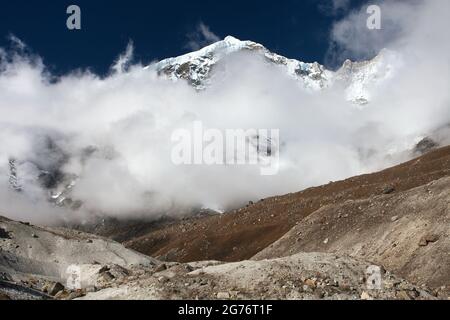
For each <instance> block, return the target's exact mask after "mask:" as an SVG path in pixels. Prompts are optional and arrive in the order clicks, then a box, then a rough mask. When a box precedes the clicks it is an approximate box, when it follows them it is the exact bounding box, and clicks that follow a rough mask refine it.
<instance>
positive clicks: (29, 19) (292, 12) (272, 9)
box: [0, 0, 367, 73]
mask: <svg viewBox="0 0 450 320" xmlns="http://www.w3.org/2000/svg"><path fill="white" fill-rule="evenodd" d="M331 2H332V0H302V1H299V0H285V1H282V0H280V1H273V0H272V1H265V0H227V1H213V0H210V1H207V0H197V1H187V0H184V1H158V2H156V1H155V2H153V1H143V0H127V1H111V0H71V1H66V0H58V1H53V0H41V1H37V0H14V1H2V3H1V5H0V46H2V47H7V46H8V40H7V38H8V35H9V34H14V35H15V36H17V37H18V38H20V39H21V40H23V41H24V42H25V43H26V44H27V45H28V46H29V47H30V48H31V50H32V52H34V53H37V54H39V55H40V56H41V57H43V58H44V62H45V63H46V65H47V66H48V67H49V68H50V70H52V71H53V72H56V73H64V72H67V71H69V70H73V69H76V68H90V69H92V70H93V71H95V72H97V73H105V72H107V70H108V68H109V66H110V65H111V64H112V62H113V61H114V59H115V58H116V57H117V56H118V54H119V53H121V52H123V51H124V49H125V47H126V45H127V43H128V42H129V40H133V42H134V45H135V55H136V58H137V60H141V61H143V62H149V61H152V60H154V59H161V58H166V57H171V56H177V55H180V54H183V53H185V52H187V51H189V50H188V49H187V48H186V47H185V45H186V43H187V41H188V38H187V35H188V34H190V33H192V32H194V31H195V30H196V26H197V25H198V24H199V23H200V22H203V23H204V24H206V25H207V26H209V27H210V29H211V31H213V32H214V33H215V34H217V35H218V36H219V37H221V38H223V37H225V36H226V35H233V36H235V37H237V38H240V39H242V40H253V41H256V42H260V43H262V44H264V45H265V46H266V47H268V48H269V49H270V50H272V51H275V52H277V53H279V54H282V55H285V56H287V57H290V58H296V59H300V60H303V61H306V62H311V61H319V62H321V63H323V62H324V57H325V54H326V51H327V48H328V43H329V41H328V36H329V31H330V28H331V26H332V24H333V21H335V20H336V19H339V17H341V16H342V15H343V14H345V12H343V11H341V12H338V13H335V14H333V13H332V10H331ZM365 2H367V1H366V0H350V7H349V8H348V9H347V10H351V9H352V8H355V7H359V6H360V5H361V4H362V3H365ZM71 4H76V5H79V6H80V7H81V10H82V30H81V31H69V30H68V29H67V28H66V19H67V17H68V15H67V14H66V8H67V7H68V6H69V5H71ZM327 8H328V9H330V10H327Z"/></svg>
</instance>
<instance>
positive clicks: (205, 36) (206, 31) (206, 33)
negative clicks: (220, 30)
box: [186, 22, 221, 50]
mask: <svg viewBox="0 0 450 320" xmlns="http://www.w3.org/2000/svg"><path fill="white" fill-rule="evenodd" d="M187 38H188V43H187V44H186V48H187V49H190V50H198V49H200V48H203V47H204V46H206V45H209V44H211V43H214V42H217V41H220V40H221V38H220V37H219V36H218V35H216V34H215V33H214V32H212V31H211V29H210V28H209V27H208V26H207V25H205V24H204V23H203V22H200V23H199V24H198V25H197V27H196V30H195V32H191V33H189V34H188V35H187Z"/></svg>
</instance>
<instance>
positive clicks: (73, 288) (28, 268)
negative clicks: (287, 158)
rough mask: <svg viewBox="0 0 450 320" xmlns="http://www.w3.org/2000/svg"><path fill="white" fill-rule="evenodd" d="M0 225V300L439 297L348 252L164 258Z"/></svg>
mask: <svg viewBox="0 0 450 320" xmlns="http://www.w3.org/2000/svg"><path fill="white" fill-rule="evenodd" d="M0 230H1V231H0V232H1V234H0V237H1V239H0V249H1V250H0V299H4V300H8V299H26V300H41V299H69V300H71V299H133V300H135V299H138V300H147V299H339V300H341V299H346V300H347V299H351V300H353V299H435V298H436V293H435V292H433V291H432V290H430V289H427V288H426V287H417V286H414V285H412V284H411V283H409V282H408V281H405V280H403V279H401V278H398V277H396V276H395V275H393V274H391V273H390V272H387V271H385V270H383V269H382V268H379V267H377V266H374V265H371V264H370V263H367V262H363V261H360V260H355V259H353V258H350V257H347V256H338V255H334V254H327V253H299V254H296V255H292V256H289V257H284V258H280V259H270V260H262V261H242V262H237V263H223V262H218V261H203V262H193V263H163V262H160V261H157V260H155V259H151V258H147V257H144V256H142V255H139V254H137V253H136V252H133V251H131V250H128V249H125V248H124V247H122V246H121V245H119V244H118V243H115V242H113V241H110V240H106V239H103V238H99V237H97V236H93V235H89V234H85V233H81V232H77V231H71V230H67V229H48V228H42V227H36V226H31V225H28V224H24V223H21V222H14V221H10V220H7V219H4V218H1V220H0ZM370 268H376V269H377V268H378V269H379V270H380V276H382V278H383V284H382V287H380V288H376V289H377V290H374V289H373V288H371V287H370V286H369V284H368V280H369V279H370V277H371V275H372V274H370V273H368V270H371V269H370ZM74 272H76V273H74ZM74 274H75V275H76V276H77V277H78V278H73V275H74ZM77 279H79V283H78V285H74V283H75V282H74V281H76V280H77Z"/></svg>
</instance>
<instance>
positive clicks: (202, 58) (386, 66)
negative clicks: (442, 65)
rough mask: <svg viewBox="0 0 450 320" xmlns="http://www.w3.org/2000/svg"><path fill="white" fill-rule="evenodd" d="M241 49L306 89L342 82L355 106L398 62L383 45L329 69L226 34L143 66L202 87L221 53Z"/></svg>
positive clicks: (367, 97)
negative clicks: (367, 56) (366, 57)
mask: <svg viewBox="0 0 450 320" xmlns="http://www.w3.org/2000/svg"><path fill="white" fill-rule="evenodd" d="M244 51H246V52H250V53H252V54H255V55H259V56H262V57H263V58H264V59H265V61H267V63H273V64H276V65H279V66H281V67H282V68H284V70H285V72H286V73H287V74H288V75H289V76H290V77H291V78H292V79H293V80H295V81H298V82H299V83H300V84H301V86H302V87H304V88H305V89H307V90H312V91H320V90H325V89H328V88H333V87H335V86H340V87H342V86H343V87H344V88H345V94H346V99H347V100H348V101H350V102H352V103H354V104H355V105H357V106H363V105H365V104H368V103H369V102H370V99H371V96H372V91H375V90H376V88H377V86H378V85H379V84H381V83H383V82H384V81H386V80H387V79H389V78H390V77H391V76H392V75H393V74H394V72H395V70H396V69H397V65H396V63H397V62H398V56H397V54H396V53H395V52H392V51H390V50H387V49H383V50H382V51H381V52H380V54H379V55H377V56H376V57H375V58H373V59H372V60H369V61H361V62H352V61H350V60H347V61H345V63H344V64H343V66H342V67H341V68H340V69H338V70H337V71H332V70H328V69H327V68H326V67H324V66H323V65H321V64H319V63H317V62H313V63H306V62H302V61H298V60H295V59H289V58H286V57H283V56H281V55H278V54H276V53H273V52H271V51H269V50H268V49H267V48H266V47H264V46H263V45H262V44H259V43H256V42H253V41H242V40H239V39H237V38H235V37H233V36H228V37H226V38H225V39H224V40H222V41H219V42H216V43H213V44H211V45H209V46H207V47H204V48H203V49H200V50H198V51H195V52H191V53H187V54H185V55H182V56H179V57H175V58H169V59H165V60H162V61H160V62H158V63H155V64H153V65H150V66H148V67H147V68H148V69H153V70H156V71H157V72H158V73H159V74H160V75H163V76H166V77H167V78H168V79H170V80H172V81H178V80H180V79H183V80H186V81H187V82H188V83H189V84H191V85H192V86H193V87H194V88H196V89H197V90H205V89H207V88H208V86H209V85H210V84H211V82H212V81H213V79H212V75H213V73H214V69H215V67H216V66H217V65H219V64H221V63H222V61H223V60H224V58H225V57H227V56H229V55H231V54H234V53H237V52H244Z"/></svg>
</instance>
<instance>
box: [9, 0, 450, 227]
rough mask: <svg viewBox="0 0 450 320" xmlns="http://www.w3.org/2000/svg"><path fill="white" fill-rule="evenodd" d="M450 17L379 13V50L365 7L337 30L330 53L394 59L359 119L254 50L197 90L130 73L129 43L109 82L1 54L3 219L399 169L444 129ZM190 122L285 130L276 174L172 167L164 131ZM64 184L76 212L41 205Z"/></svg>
mask: <svg viewBox="0 0 450 320" xmlns="http://www.w3.org/2000/svg"><path fill="white" fill-rule="evenodd" d="M449 6H450V3H449V2H448V1H444V0H442V1H439V0H434V1H426V2H425V1H423V2H414V3H411V4H410V3H409V2H408V4H407V3H406V2H404V1H392V2H389V4H384V5H383V8H382V12H383V16H384V17H387V18H388V19H389V17H391V19H392V21H393V24H392V28H394V30H396V32H394V33H389V32H388V31H387V30H386V31H382V32H381V33H382V34H381V35H373V39H375V40H374V42H372V41H369V42H365V41H366V37H365V35H364V34H365V33H366V32H367V31H366V30H364V29H363V27H362V26H361V24H360V23H359V22H360V21H364V25H365V20H364V19H363V18H364V17H365V16H366V14H365V10H364V8H362V9H361V10H360V11H356V12H353V13H351V14H350V15H349V16H348V17H346V18H345V19H344V20H342V21H340V22H338V23H337V24H336V26H335V28H334V29H333V34H332V37H333V42H334V44H335V48H336V50H335V54H345V53H351V55H365V54H368V52H376V51H377V50H379V49H380V48H382V47H387V48H389V49H391V50H394V51H395V52H397V55H396V56H397V57H400V59H401V63H400V64H398V65H399V66H398V70H396V72H395V75H394V76H393V77H391V78H390V79H389V80H388V82H386V83H385V84H383V85H382V87H381V88H379V89H378V90H377V91H376V92H374V94H373V97H372V101H371V103H370V105H368V106H367V107H365V108H362V109H358V108H355V107H354V106H353V105H352V104H351V103H349V102H347V101H346V99H345V94H344V92H343V89H340V88H333V89H330V90H325V91H323V92H320V93H317V94H312V93H311V92H309V91H306V90H304V89H302V88H301V87H299V86H298V84H297V83H296V82H294V81H292V79H291V78H289V77H288V76H287V75H286V74H285V72H284V71H283V70H282V69H280V68H279V67H278V66H276V65H273V64H268V63H266V62H265V61H264V60H263V59H262V58H261V57H260V56H258V55H255V54H252V53H241V54H234V55H231V56H230V57H228V58H227V59H225V60H224V61H223V62H221V65H220V67H219V68H218V69H219V70H221V71H222V72H221V73H220V78H216V81H213V83H212V85H211V87H210V88H208V90H205V91H202V92H197V91H196V90H194V89H193V88H192V87H191V86H189V85H188V84H187V83H185V82H181V81H179V82H171V81H169V80H166V79H164V78H162V77H159V76H158V75H157V74H156V73H155V72H154V71H152V70H151V68H150V69H145V68H143V66H142V65H141V64H131V63H130V59H131V56H132V47H131V46H130V47H129V48H128V49H127V51H126V53H125V54H124V55H122V56H121V57H119V59H118V60H117V62H116V64H115V65H114V66H112V68H111V70H112V71H111V74H110V75H108V76H106V77H103V78H101V77H99V76H97V75H95V74H92V73H90V72H88V71H77V72H74V73H71V74H67V75H64V76H61V77H58V78H55V77H54V76H53V75H52V74H50V73H49V72H48V71H47V69H46V67H45V66H44V65H43V63H42V61H41V59H40V58H39V57H36V56H33V55H30V54H28V53H26V50H24V47H23V46H19V47H21V48H16V49H15V50H13V51H6V50H0V59H1V63H0V212H1V213H2V214H4V215H6V216H8V217H11V218H14V219H19V220H20V219H23V220H29V221H34V222H40V223H47V224H50V223H56V222H60V221H62V220H65V219H75V218H76V219H82V218H84V217H86V216H89V215H90V214H99V215H102V214H103V215H107V216H114V217H128V216H144V217H148V218H152V217H157V216H159V215H161V214H170V215H176V214H179V213H180V212H183V210H185V209H186V208H192V207H208V208H214V209H221V210H226V209H229V208H232V207H235V206H238V205H241V204H243V203H245V202H247V201H249V200H258V199H260V198H263V197H267V196H271V195H276V194H284V193H288V192H294V191H298V190H301V189H303V188H305V187H308V186H311V185H318V184H322V183H327V182H328V181H330V180H336V179H341V178H345V177H349V176H353V175H356V174H360V173H365V172H370V171H374V170H377V169H380V168H383V167H385V166H388V165H390V164H393V163H396V162H398V161H401V160H404V158H403V157H404V156H405V153H404V151H406V150H408V149H410V148H411V147H412V146H413V145H414V143H415V142H417V139H418V138H420V137H423V136H424V135H426V134H428V133H429V132H432V131H433V130H435V129H437V128H439V127H441V126H443V125H445V124H448V123H449V122H450V98H449V90H448V88H449V84H450V83H449V80H450V72H449V70H450V65H449V58H448V57H449V54H450V47H449V42H448V41H445V39H447V32H448V31H447V30H448V29H449V27H450V19H449V18H450V17H449V12H450V10H449V9H450V7H449ZM394 13H397V15H396V14H394ZM411 19H412V20H411ZM394 20H395V23H394ZM385 25H386V24H385ZM386 28H390V24H387V25H386ZM388 30H389V29H388ZM384 33H386V34H384ZM18 43H21V42H18ZM223 70H226V72H223ZM196 120H200V121H202V123H203V124H204V125H205V126H207V127H209V128H218V129H234V128H243V129H247V128H267V129H280V139H281V141H282V144H281V150H280V172H279V174H278V175H276V176H266V177H265V176H261V175H260V172H259V168H258V167H253V166H206V165H204V166H201V165H200V166H175V165H174V164H172V162H171V148H172V146H173V143H172V142H171V134H172V132H173V131H174V130H175V129H178V128H189V126H190V125H191V124H192V122H193V121H196ZM11 162H12V163H13V164H14V168H15V170H16V171H17V174H16V176H14V175H13V176H11V172H12V171H11ZM60 177H77V182H76V184H75V185H74V186H73V188H72V190H71V197H72V198H73V199H77V200H79V201H80V203H79V204H78V206H77V210H76V211H73V210H70V209H66V208H60V207H58V206H54V205H52V204H50V203H49V202H48V201H47V199H48V197H49V194H48V189H47V188H46V187H55V186H52V184H54V183H55V181H59V180H58V178H60ZM11 180H14V181H13V182H15V183H16V184H17V185H18V186H19V187H20V190H21V191H20V192H17V191H14V190H13V188H11Z"/></svg>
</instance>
